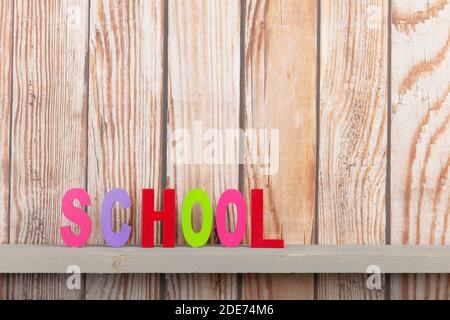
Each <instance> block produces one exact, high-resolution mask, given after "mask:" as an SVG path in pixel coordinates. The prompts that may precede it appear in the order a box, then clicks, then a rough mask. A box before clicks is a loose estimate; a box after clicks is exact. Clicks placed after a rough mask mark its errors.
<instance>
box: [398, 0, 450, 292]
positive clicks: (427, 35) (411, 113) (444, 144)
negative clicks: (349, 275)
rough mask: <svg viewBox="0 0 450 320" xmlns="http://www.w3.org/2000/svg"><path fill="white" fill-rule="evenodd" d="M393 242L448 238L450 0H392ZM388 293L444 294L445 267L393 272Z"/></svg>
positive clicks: (448, 284) (448, 288) (449, 288)
mask: <svg viewBox="0 0 450 320" xmlns="http://www.w3.org/2000/svg"><path fill="white" fill-rule="evenodd" d="M391 90H392V91H391V92H392V194H391V199H392V217H391V220H392V232H391V237H392V243H394V244H412V245H414V244H447V245H448V244H450V239H449V235H450V228H449V217H450V201H449V200H450V175H449V166H450V129H449V121H450V3H449V1H448V0H437V1H425V0H418V1H399V0H394V1H393V8H392V89H391ZM391 297H392V298H394V299H449V298H450V278H449V276H448V275H445V274H436V275H404V276H395V277H392V282H391Z"/></svg>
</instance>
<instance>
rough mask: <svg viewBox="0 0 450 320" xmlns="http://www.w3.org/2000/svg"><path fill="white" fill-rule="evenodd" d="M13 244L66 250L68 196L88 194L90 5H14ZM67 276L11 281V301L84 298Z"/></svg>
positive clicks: (79, 1) (77, 0)
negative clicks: (82, 190)
mask: <svg viewBox="0 0 450 320" xmlns="http://www.w3.org/2000/svg"><path fill="white" fill-rule="evenodd" d="M14 5H15V9H14V39H15V43H14V66H13V68H14V70H13V86H14V92H13V110H12V112H13V114H12V117H13V118H12V119H13V121H12V145H11V146H12V160H11V170H12V179H11V221H10V229H11V230H10V236H11V243H18V244H61V243H62V241H61V239H60V236H59V231H58V230H59V227H60V226H62V225H63V223H64V224H66V223H67V222H66V221H63V218H62V213H61V199H62V196H63V194H64V192H65V191H66V190H68V189H70V188H74V187H84V186H85V182H86V181H85V173H86V147H87V146H86V120H87V118H86V111H87V109H86V107H87V103H86V101H87V100H86V95H87V86H86V83H87V81H86V80H87V79H86V76H87V75H86V70H87V64H86V55H87V35H88V30H87V26H88V1H86V0H69V1H38V0H35V1H28V0H23V1H14ZM66 278H67V277H66V276H64V275H12V276H11V277H10V286H9V297H10V298H12V299H20V298H24V299H43V298H45V299H66V298H80V297H81V296H82V294H83V290H69V289H67V286H66Z"/></svg>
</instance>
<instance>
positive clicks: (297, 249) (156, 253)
mask: <svg viewBox="0 0 450 320" xmlns="http://www.w3.org/2000/svg"><path fill="white" fill-rule="evenodd" d="M0 254H1V257H2V258H4V260H2V263H1V264H0V273H4V272H11V271H12V270H14V271H15V272H20V273H22V272H24V273H26V272H31V271H33V272H38V273H40V272H55V273H64V272H66V266H67V264H68V263H71V262H72V261H77V262H78V263H79V266H80V267H81V271H82V272H87V273H113V274H120V273H148V272H165V273H194V274H199V273H217V272H225V273H235V272H241V273H272V274H271V276H273V277H280V278H279V279H280V280H281V281H279V282H278V281H277V282H275V283H276V285H277V286H279V285H280V284H284V285H286V286H287V287H285V288H284V289H285V290H287V291H292V290H295V289H293V288H291V287H292V286H294V285H295V283H293V282H288V281H287V279H288V278H289V277H285V276H283V275H282V274H283V273H296V274H299V276H301V274H304V273H312V272H317V273H344V274H348V273H365V272H366V270H367V266H368V265H378V266H379V267H380V269H381V270H380V271H381V272H383V273H408V272H413V273H417V272H420V273H435V272H450V251H449V250H448V248H447V247H445V246H424V245H423V246H402V245H389V246H386V245H378V246H371V245H342V246H336V245H312V246H305V245H288V246H286V247H285V248H283V249H277V250H274V249H251V248H249V247H247V246H239V247H237V248H225V247H222V246H205V247H203V248H196V249H192V248H190V247H186V246H183V247H176V248H171V249H166V248H152V249H143V248H141V247H136V246H127V247H123V248H110V247H108V248H105V247H103V246H102V247H100V246H88V247H85V248H83V249H82V250H80V249H73V248H68V247H63V246H59V247H58V246H42V245H0ZM292 276H293V275H292ZM122 277H123V278H122V279H121V278H119V277H117V278H115V280H116V281H110V282H109V281H108V282H102V279H104V278H101V277H99V278H95V279H96V281H97V283H98V285H100V286H101V287H102V288H110V286H111V287H113V286H115V285H117V286H118V287H121V288H125V287H124V286H123V285H122V284H120V283H119V281H126V280H127V279H126V276H125V275H123V276H122ZM139 277H140V276H139V275H136V276H135V278H133V279H134V280H133V281H134V283H133V286H129V287H128V289H130V290H136V292H137V293H136V294H131V295H132V296H137V295H138V294H140V292H142V290H141V289H144V288H141V287H140V286H146V285H147V284H146V283H145V281H148V279H150V278H148V279H143V278H139ZM97 279H99V280H97ZM138 280H142V282H139V281H138ZM277 280H278V279H277ZM130 281H131V280H130ZM253 283H254V284H255V285H258V283H257V282H252V284H253ZM103 290H105V289H103ZM119 292H120V293H119ZM293 293H294V294H296V293H295V292H293ZM122 294H123V295H125V296H128V295H126V292H125V291H124V290H122V291H120V290H117V289H115V288H111V289H110V290H105V293H104V296H105V297H108V298H118V297H121V295H122ZM275 298H276V297H275Z"/></svg>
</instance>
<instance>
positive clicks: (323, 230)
mask: <svg viewBox="0 0 450 320" xmlns="http://www.w3.org/2000/svg"><path fill="white" fill-rule="evenodd" d="M321 17H322V18H321V22H322V23H321V60H320V67H321V84H320V90H321V91H320V92H321V101H320V151H319V154H320V155H319V158H320V159H319V186H318V188H319V190H318V191H319V198H318V205H319V207H318V214H319V216H318V218H319V221H318V239H319V244H336V245H342V244H384V243H385V202H386V192H385V191H386V163H387V161H386V160H387V156H386V154H387V67H388V62H387V59H388V51H387V50H388V42H387V41H388V34H387V32H388V28H387V26H388V1H386V0H364V1H360V0H358V1H356V0H355V1H335V0H324V1H321ZM383 297H384V294H383V291H382V290H367V289H366V280H365V276H364V275H325V276H320V277H319V279H318V298H319V299H330V298H331V299H367V298H375V299H377V298H383Z"/></svg>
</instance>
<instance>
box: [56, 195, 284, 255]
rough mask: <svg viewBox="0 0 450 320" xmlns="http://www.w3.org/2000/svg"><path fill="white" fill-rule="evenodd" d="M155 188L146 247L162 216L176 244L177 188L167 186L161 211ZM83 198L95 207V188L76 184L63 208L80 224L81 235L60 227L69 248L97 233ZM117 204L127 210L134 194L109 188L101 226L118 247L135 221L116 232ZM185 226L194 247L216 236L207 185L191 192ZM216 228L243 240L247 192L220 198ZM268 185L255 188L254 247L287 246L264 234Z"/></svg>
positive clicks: (146, 200)
mask: <svg viewBox="0 0 450 320" xmlns="http://www.w3.org/2000/svg"><path fill="white" fill-rule="evenodd" d="M154 195H155V192H154V189H143V190H142V247H143V248H153V247H154V246H155V243H154V231H155V222H156V221H161V223H162V226H163V247H165V248H173V247H175V203H176V199H175V190H174V189H166V190H164V207H163V210H162V211H155V208H154ZM75 200H78V202H79V203H80V205H81V206H90V205H91V199H90V196H89V193H87V192H86V191H85V190H83V189H71V190H69V191H68V192H66V194H65V195H64V197H63V200H62V212H63V214H64V216H65V217H66V218H67V219H68V220H69V221H71V222H73V223H75V224H77V225H78V226H79V230H80V231H79V232H78V234H75V233H74V232H73V231H72V228H71V227H70V226H63V227H61V228H60V230H59V231H60V235H61V238H62V240H63V241H64V243H65V244H66V245H67V246H69V247H82V246H85V245H86V243H87V241H88V240H89V238H90V236H91V229H92V221H91V219H90V217H89V215H88V214H87V212H85V211H83V210H82V209H80V208H78V207H75V206H74V201H75ZM116 203H119V204H120V205H121V206H122V207H123V208H124V209H128V208H130V207H131V205H132V203H131V198H130V196H129V194H128V193H127V192H126V191H125V190H123V189H113V190H111V191H109V192H108V193H107V194H106V196H105V198H104V200H103V203H102V207H101V221H100V223H101V230H102V233H103V237H104V239H105V241H106V243H107V244H108V245H109V246H112V247H122V246H124V245H125V244H126V243H127V242H128V239H129V238H130V235H131V226H129V225H128V224H123V225H122V226H121V228H120V230H119V231H118V232H114V230H113V225H112V210H113V207H114V205H115V204H116ZM196 203H198V204H199V205H200V207H201V209H202V210H201V211H202V227H201V229H200V231H199V232H196V231H194V230H193V228H192V208H193V206H194V205H195V204H196ZM229 205H235V206H236V211H237V222H236V228H235V230H234V231H233V232H229V231H228V228H227V224H226V221H227V207H228V206H229ZM181 214H182V216H181V218H182V219H181V225H182V232H183V236H184V238H185V240H186V242H187V243H188V244H189V245H190V246H191V247H202V246H204V245H205V244H206V243H207V242H208V239H209V238H210V235H211V231H212V227H213V209H212V206H211V201H210V199H209V196H208V193H206V192H205V191H204V190H202V189H193V190H191V191H189V192H188V193H187V194H186V196H185V198H184V200H183V205H182V213H181ZM215 221H216V228H217V233H218V235H219V239H220V242H221V244H222V245H224V246H226V247H236V246H238V245H239V244H241V243H242V240H243V238H244V234H245V231H246V222H247V207H246V202H245V199H244V197H243V195H242V194H241V193H240V192H239V191H238V190H235V189H228V190H226V191H225V192H224V193H222V195H221V196H220V198H219V201H218V203H217V208H216V219H215ZM263 224H264V222H263V190H262V189H252V190H251V247H252V248H283V247H284V241H283V240H274V239H264V237H263V230H264V225H263Z"/></svg>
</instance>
